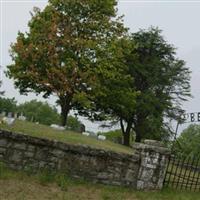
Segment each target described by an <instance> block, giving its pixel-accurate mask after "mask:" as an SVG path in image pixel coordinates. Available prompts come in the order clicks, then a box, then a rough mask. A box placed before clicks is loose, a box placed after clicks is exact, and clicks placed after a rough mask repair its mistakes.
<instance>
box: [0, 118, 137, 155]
mask: <svg viewBox="0 0 200 200" xmlns="http://www.w3.org/2000/svg"><path fill="white" fill-rule="evenodd" d="M0 129H4V130H9V131H13V132H16V133H23V134H26V135H30V136H35V137H40V138H48V139H54V140H58V141H61V142H65V143H69V144H84V145H89V146H91V147H95V148H100V149H106V150H112V151H115V152H121V153H128V154H132V153H133V149H132V148H129V147H125V146H123V145H120V144H116V143H114V142H111V141H108V140H106V141H100V140H97V139H95V138H92V137H87V136H84V135H82V134H80V133H76V132H72V131H58V130H55V129H53V128H51V127H49V126H45V125H41V124H35V123H31V122H27V121H20V120H16V121H15V122H14V124H12V125H6V124H0Z"/></svg>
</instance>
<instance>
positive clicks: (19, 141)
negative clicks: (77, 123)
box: [0, 130, 169, 190]
mask: <svg viewBox="0 0 200 200" xmlns="http://www.w3.org/2000/svg"><path fill="white" fill-rule="evenodd" d="M149 142H150V143H151V141H149ZM150 143H149V144H136V146H135V149H136V153H134V154H133V155H131V154H130V155H129V154H124V153H116V152H112V151H106V150H102V149H96V148H91V147H89V146H86V145H72V144H66V143H62V142H58V141H55V140H48V139H42V138H36V137H31V136H28V135H23V134H17V133H13V132H9V131H4V130H0V161H1V162H4V163H6V165H7V166H8V167H10V168H11V169H15V170H25V171H28V170H29V171H30V170H31V171H32V172H33V173H34V172H37V171H38V170H42V169H48V170H50V171H54V172H55V171H59V172H64V173H66V174H68V175H70V176H72V177H76V178H79V177H80V178H84V179H86V180H90V181H92V182H99V183H104V184H111V185H124V186H130V187H133V188H137V189H147V190H148V189H153V190H154V189H161V188H162V184H163V180H164V173H165V168H166V163H167V158H168V155H169V152H168V151H167V150H166V149H165V148H163V147H160V146H159V147H155V143H154V144H150Z"/></svg>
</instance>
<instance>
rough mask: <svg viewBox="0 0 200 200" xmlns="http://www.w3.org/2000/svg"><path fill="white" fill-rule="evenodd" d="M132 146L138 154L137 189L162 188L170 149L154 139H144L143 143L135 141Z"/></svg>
mask: <svg viewBox="0 0 200 200" xmlns="http://www.w3.org/2000/svg"><path fill="white" fill-rule="evenodd" d="M134 148H135V149H136V153H137V154H139V156H140V167H139V173H138V178H137V186H136V187H137V189H138V190H160V189H162V187H163V182H164V178H165V173H166V167H167V164H168V160H169V155H170V150H169V149H167V148H165V147H164V146H163V144H162V143H161V142H158V141H155V140H145V141H144V144H143V143H136V144H135V145H134Z"/></svg>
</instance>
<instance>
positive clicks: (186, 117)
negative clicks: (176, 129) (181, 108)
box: [181, 112, 200, 123]
mask: <svg viewBox="0 0 200 200" xmlns="http://www.w3.org/2000/svg"><path fill="white" fill-rule="evenodd" d="M181 118H182V119H183V121H182V123H191V122H200V112H192V113H185V114H183V115H182V116H181Z"/></svg>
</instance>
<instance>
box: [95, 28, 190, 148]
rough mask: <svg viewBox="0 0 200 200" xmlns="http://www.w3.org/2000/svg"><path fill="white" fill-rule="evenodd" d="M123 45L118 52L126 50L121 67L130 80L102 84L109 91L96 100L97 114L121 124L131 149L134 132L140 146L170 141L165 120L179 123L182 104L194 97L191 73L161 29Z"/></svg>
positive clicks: (136, 35) (142, 32)
mask: <svg viewBox="0 0 200 200" xmlns="http://www.w3.org/2000/svg"><path fill="white" fill-rule="evenodd" d="M122 41H123V43H122V44H121V43H119V44H118V45H119V47H118V49H122V50H123V52H122V53H121V62H120V63H121V65H122V66H123V67H124V69H125V70H124V71H123V74H124V73H126V76H125V75H123V76H124V77H127V78H123V79H121V78H116V77H113V79H114V80H111V79H109V80H111V81H110V82H109V81H107V79H106V78H104V79H103V81H101V85H102V88H104V87H105V90H103V92H102V94H101V95H97V96H96V97H97V98H96V99H95V103H96V106H97V107H98V108H99V109H97V110H96V111H99V112H101V114H103V115H104V114H107V115H111V116H114V117H115V119H117V120H119V122H120V126H121V130H122V133H123V138H124V145H129V141H130V139H129V138H130V132H131V129H133V131H134V132H135V134H136V142H140V141H141V140H142V139H144V138H150V139H157V140H161V139H166V138H168V136H169V131H168V129H167V127H169V126H168V125H169V124H167V123H166V122H165V119H167V118H169V119H178V118H179V117H180V112H182V109H181V102H182V101H185V100H186V98H187V97H189V96H190V83H189V80H190V71H189V69H188V68H187V67H186V66H185V62H184V61H183V60H180V59H178V58H176V51H175V48H174V47H173V46H172V45H170V44H168V43H167V42H166V41H165V40H164V38H163V36H162V35H161V31H160V30H159V29H157V28H153V27H152V28H150V29H149V30H140V31H138V32H136V33H133V34H131V35H130V37H128V38H124V40H122ZM124 45H126V46H124ZM120 46H122V47H123V46H124V47H123V48H120ZM119 77H120V76H119ZM121 77H122V76H121ZM120 80H123V81H120ZM127 80H129V81H127ZM105 83H106V84H105ZM97 91H99V90H97ZM105 104H106V105H105Z"/></svg>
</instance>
